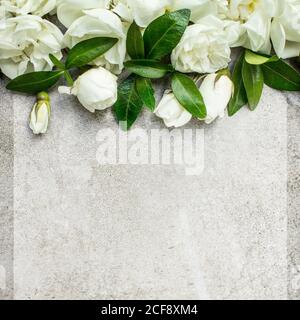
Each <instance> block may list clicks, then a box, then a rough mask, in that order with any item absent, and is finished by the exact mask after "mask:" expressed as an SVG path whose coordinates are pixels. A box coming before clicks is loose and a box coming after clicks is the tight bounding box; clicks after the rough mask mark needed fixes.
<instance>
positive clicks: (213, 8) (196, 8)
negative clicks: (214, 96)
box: [170, 0, 227, 22]
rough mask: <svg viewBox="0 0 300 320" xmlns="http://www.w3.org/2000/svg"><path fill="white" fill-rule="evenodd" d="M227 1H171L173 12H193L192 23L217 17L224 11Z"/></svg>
mask: <svg viewBox="0 0 300 320" xmlns="http://www.w3.org/2000/svg"><path fill="white" fill-rule="evenodd" d="M226 5H227V0H170V8H171V10H172V11H174V10H179V9H190V10H191V21H193V22H197V21H198V20H199V19H202V18H204V17H205V16H208V15H217V14H218V13H219V12H222V10H224V7H226Z"/></svg>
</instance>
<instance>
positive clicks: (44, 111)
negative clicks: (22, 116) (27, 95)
mask: <svg viewBox="0 0 300 320" xmlns="http://www.w3.org/2000/svg"><path fill="white" fill-rule="evenodd" d="M50 114H51V107H50V98H49V95H48V93H47V92H40V93H39V94H38V96H37V102H36V104H35V105H34V106H33V108H32V111H31V113H30V123H29V127H30V129H31V130H32V132H33V133H34V134H41V133H46V131H47V129H48V124H49V119H50Z"/></svg>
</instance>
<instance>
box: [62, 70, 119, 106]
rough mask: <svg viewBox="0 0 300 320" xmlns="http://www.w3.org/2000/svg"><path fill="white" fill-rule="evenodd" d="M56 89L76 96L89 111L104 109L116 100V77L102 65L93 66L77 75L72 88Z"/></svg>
mask: <svg viewBox="0 0 300 320" xmlns="http://www.w3.org/2000/svg"><path fill="white" fill-rule="evenodd" d="M58 91H59V92H60V93H67V94H72V95H74V96H77V98H78V100H79V102H80V103H81V104H82V105H83V106H84V107H85V108H86V109H87V110H89V111H90V112H95V110H104V109H107V108H109V107H111V106H112V105H114V103H115V102H116V101H117V96H118V94H117V93H118V92H117V91H118V85H117V77H116V76H115V75H113V74H112V73H110V72H109V71H107V70H105V69H104V68H102V67H99V68H94V69H90V70H88V71H87V72H85V73H84V74H82V75H81V76H80V77H78V79H77V80H76V81H75V82H74V85H73V87H72V88H69V87H59V88H58Z"/></svg>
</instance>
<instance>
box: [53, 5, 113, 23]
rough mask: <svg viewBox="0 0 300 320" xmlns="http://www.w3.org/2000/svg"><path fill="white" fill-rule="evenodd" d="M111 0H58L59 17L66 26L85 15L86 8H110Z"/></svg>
mask: <svg viewBox="0 0 300 320" xmlns="http://www.w3.org/2000/svg"><path fill="white" fill-rule="evenodd" d="M110 2H111V0H58V5H57V17H58V19H59V21H60V22H61V23H62V24H63V25H64V26H65V27H66V28H69V27H70V25H71V24H72V23H73V22H74V21H75V20H77V19H78V18H80V17H82V16H84V15H85V14H84V10H90V9H109V5H110Z"/></svg>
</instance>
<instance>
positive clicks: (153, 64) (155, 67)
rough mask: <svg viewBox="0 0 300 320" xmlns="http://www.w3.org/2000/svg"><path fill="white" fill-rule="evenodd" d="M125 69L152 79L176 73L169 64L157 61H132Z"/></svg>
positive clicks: (126, 64)
mask: <svg viewBox="0 0 300 320" xmlns="http://www.w3.org/2000/svg"><path fill="white" fill-rule="evenodd" d="M124 66H125V68H127V69H128V70H129V71H131V72H133V73H135V74H137V75H139V76H141V77H144V78H151V79H158V78H162V77H164V76H165V75H166V74H167V73H168V72H172V71H174V69H173V67H172V66H171V65H168V64H163V63H160V62H157V61H155V60H146V59H138V60H130V61H127V62H125V64H124Z"/></svg>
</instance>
